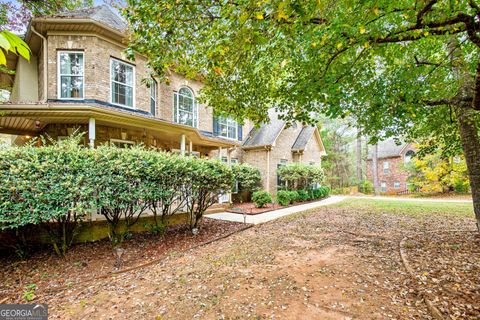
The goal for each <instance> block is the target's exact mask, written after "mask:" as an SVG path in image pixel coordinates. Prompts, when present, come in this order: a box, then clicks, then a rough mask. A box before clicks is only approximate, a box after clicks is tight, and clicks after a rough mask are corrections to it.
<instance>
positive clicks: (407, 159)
mask: <svg viewBox="0 0 480 320" xmlns="http://www.w3.org/2000/svg"><path fill="white" fill-rule="evenodd" d="M414 155H415V151H413V150H408V151H407V152H406V153H405V163H409V162H410V161H411V160H412V157H413V156H414Z"/></svg>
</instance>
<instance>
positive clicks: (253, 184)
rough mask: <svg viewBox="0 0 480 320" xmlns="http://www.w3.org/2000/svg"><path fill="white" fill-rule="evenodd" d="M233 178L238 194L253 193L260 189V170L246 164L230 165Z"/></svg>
mask: <svg viewBox="0 0 480 320" xmlns="http://www.w3.org/2000/svg"><path fill="white" fill-rule="evenodd" d="M232 171H233V176H234V178H235V180H236V181H237V183H238V191H239V192H255V191H257V190H258V189H259V188H260V182H261V179H262V177H261V175H260V170H258V168H255V167H253V166H251V165H249V164H247V163H242V164H234V165H232Z"/></svg>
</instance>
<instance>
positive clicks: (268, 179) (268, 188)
mask: <svg viewBox="0 0 480 320" xmlns="http://www.w3.org/2000/svg"><path fill="white" fill-rule="evenodd" d="M266 184H267V185H266V189H267V191H268V192H270V148H267V183H266Z"/></svg>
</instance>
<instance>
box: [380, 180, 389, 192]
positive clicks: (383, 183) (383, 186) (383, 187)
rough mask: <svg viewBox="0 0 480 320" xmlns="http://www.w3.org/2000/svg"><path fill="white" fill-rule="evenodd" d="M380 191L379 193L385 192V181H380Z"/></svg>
mask: <svg viewBox="0 0 480 320" xmlns="http://www.w3.org/2000/svg"><path fill="white" fill-rule="evenodd" d="M380 191H381V192H387V183H386V182H385V181H382V182H381V183H380Z"/></svg>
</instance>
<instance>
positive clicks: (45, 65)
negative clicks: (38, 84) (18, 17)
mask: <svg viewBox="0 0 480 320" xmlns="http://www.w3.org/2000/svg"><path fill="white" fill-rule="evenodd" d="M30 29H31V30H32V31H33V33H35V34H36V35H37V36H39V37H40V38H41V39H42V48H43V60H44V63H43V99H42V103H46V102H47V94H48V86H47V84H48V58H47V56H48V47H47V46H48V44H47V39H46V38H45V37H44V36H43V35H41V34H40V33H38V32H37V30H35V27H34V26H33V25H32V26H30Z"/></svg>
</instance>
